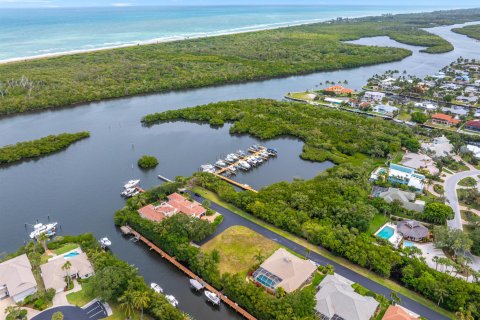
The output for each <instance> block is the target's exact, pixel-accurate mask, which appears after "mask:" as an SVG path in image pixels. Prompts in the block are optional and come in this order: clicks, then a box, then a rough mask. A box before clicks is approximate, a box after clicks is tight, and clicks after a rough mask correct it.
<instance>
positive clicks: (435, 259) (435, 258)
mask: <svg viewBox="0 0 480 320" xmlns="http://www.w3.org/2000/svg"><path fill="white" fill-rule="evenodd" d="M432 261H433V262H435V271H437V267H438V256H435V257H433V258H432Z"/></svg>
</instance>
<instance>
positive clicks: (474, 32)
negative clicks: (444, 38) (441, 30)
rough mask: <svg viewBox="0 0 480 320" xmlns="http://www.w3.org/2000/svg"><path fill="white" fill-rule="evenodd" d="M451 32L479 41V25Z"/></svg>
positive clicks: (455, 29) (454, 29)
mask: <svg viewBox="0 0 480 320" xmlns="http://www.w3.org/2000/svg"><path fill="white" fill-rule="evenodd" d="M452 31H453V32H456V33H460V34H464V35H466V36H468V37H470V38H473V39H477V40H480V24H475V25H471V26H465V27H463V28H453V29H452Z"/></svg>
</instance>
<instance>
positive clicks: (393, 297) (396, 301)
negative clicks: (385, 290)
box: [390, 291, 402, 305]
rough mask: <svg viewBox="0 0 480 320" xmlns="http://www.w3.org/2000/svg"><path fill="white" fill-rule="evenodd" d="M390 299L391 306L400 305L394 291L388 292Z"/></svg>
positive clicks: (399, 300)
mask: <svg viewBox="0 0 480 320" xmlns="http://www.w3.org/2000/svg"><path fill="white" fill-rule="evenodd" d="M390 299H391V301H392V305H396V304H397V303H400V302H401V301H402V300H401V299H400V297H399V296H398V294H397V293H396V292H394V291H392V292H390Z"/></svg>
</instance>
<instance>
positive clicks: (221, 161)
mask: <svg viewBox="0 0 480 320" xmlns="http://www.w3.org/2000/svg"><path fill="white" fill-rule="evenodd" d="M215 165H217V166H219V167H225V166H226V165H227V164H226V163H225V162H224V161H223V160H218V161H217V162H215Z"/></svg>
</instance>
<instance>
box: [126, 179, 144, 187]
mask: <svg viewBox="0 0 480 320" xmlns="http://www.w3.org/2000/svg"><path fill="white" fill-rule="evenodd" d="M139 183H140V180H139V179H137V180H130V181H128V182H127V183H125V185H124V186H123V187H124V188H125V189H130V188H134V187H136V186H137V185H138V184H139Z"/></svg>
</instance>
